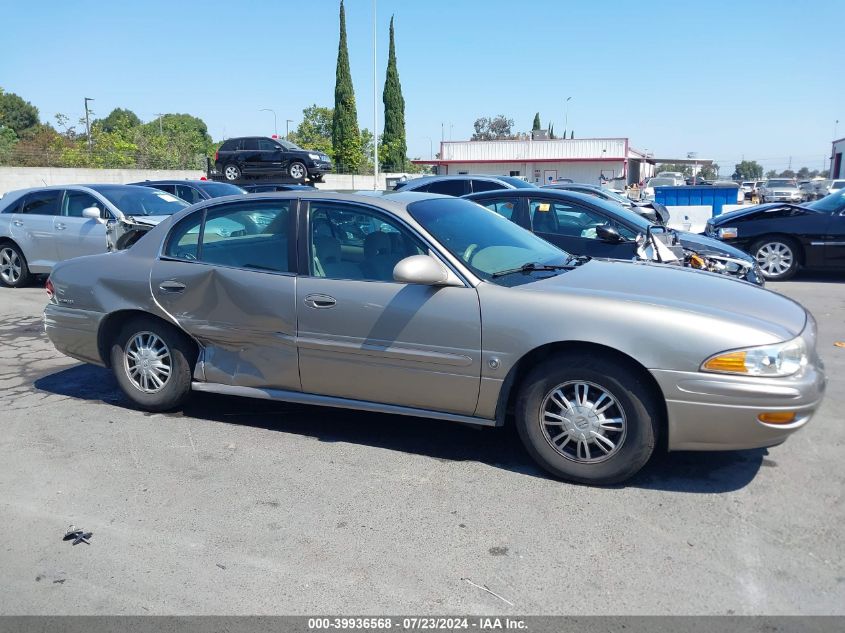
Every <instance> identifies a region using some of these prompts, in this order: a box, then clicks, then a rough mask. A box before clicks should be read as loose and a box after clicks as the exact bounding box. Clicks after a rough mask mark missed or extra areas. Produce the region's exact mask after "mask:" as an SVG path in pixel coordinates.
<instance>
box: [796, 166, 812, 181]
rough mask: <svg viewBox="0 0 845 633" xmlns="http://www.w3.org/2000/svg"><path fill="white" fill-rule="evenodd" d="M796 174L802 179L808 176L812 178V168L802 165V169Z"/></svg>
mask: <svg viewBox="0 0 845 633" xmlns="http://www.w3.org/2000/svg"><path fill="white" fill-rule="evenodd" d="M796 176H798V178H800V179H801V180H805V179H807V178H810V168H809V167H802V168H801V169H799V170H798V173H797V174H796Z"/></svg>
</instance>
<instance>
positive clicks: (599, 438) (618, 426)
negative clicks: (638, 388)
mask: <svg viewBox="0 0 845 633" xmlns="http://www.w3.org/2000/svg"><path fill="white" fill-rule="evenodd" d="M540 428H541V430H542V431H543V436H544V437H545V438H546V441H547V442H548V443H549V445H550V446H551V447H552V448H553V449H555V451H557V452H558V453H560V454H561V455H562V456H563V457H565V458H566V459H570V460H572V461H575V462H584V463H596V462H602V461H604V460H606V459H609V458H610V457H611V456H612V455H614V454H615V453H616V452H617V451H618V450H619V448H620V447H621V446H622V443H623V442H624V441H625V435H626V432H627V425H626V423H625V411H623V409H622V406H621V405H620V404H619V401H618V400H617V399H616V398H614V397H613V394H611V393H610V392H609V391H607V390H606V389H604V388H603V387H599V386H598V385H596V384H595V383H592V382H584V381H571V382H565V383H563V384H562V385H558V386H557V387H555V388H554V389H552V390H551V391H550V392H549V393H548V395H547V396H546V397H545V399H544V400H543V404H542V406H541V407H540Z"/></svg>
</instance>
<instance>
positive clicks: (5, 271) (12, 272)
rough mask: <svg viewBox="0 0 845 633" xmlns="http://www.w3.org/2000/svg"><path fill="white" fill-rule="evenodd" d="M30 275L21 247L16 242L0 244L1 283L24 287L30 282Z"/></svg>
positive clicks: (12, 286)
mask: <svg viewBox="0 0 845 633" xmlns="http://www.w3.org/2000/svg"><path fill="white" fill-rule="evenodd" d="M30 277H31V275H30V273H29V266H27V265H26V257H24V256H23V253H22V252H21V249H19V248H18V247H17V246H16V245H14V244H8V243H7V244H2V245H0V285H3V286H6V287H7V288H22V287H23V286H25V285H27V284H28V283H29V279H30Z"/></svg>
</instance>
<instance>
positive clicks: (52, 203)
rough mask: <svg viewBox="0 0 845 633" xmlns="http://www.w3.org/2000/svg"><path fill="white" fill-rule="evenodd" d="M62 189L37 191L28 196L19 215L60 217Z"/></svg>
mask: <svg viewBox="0 0 845 633" xmlns="http://www.w3.org/2000/svg"><path fill="white" fill-rule="evenodd" d="M61 197H62V191H61V189H52V190H50V191H36V192H33V193H30V194H29V195H27V197H26V200H24V202H23V205H22V206H21V210H20V211H19V213H26V214H29V215H58V213H59V200H60V199H61Z"/></svg>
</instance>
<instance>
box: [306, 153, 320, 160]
mask: <svg viewBox="0 0 845 633" xmlns="http://www.w3.org/2000/svg"><path fill="white" fill-rule="evenodd" d="M308 158H310V159H311V160H320V155H319V154H308Z"/></svg>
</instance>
